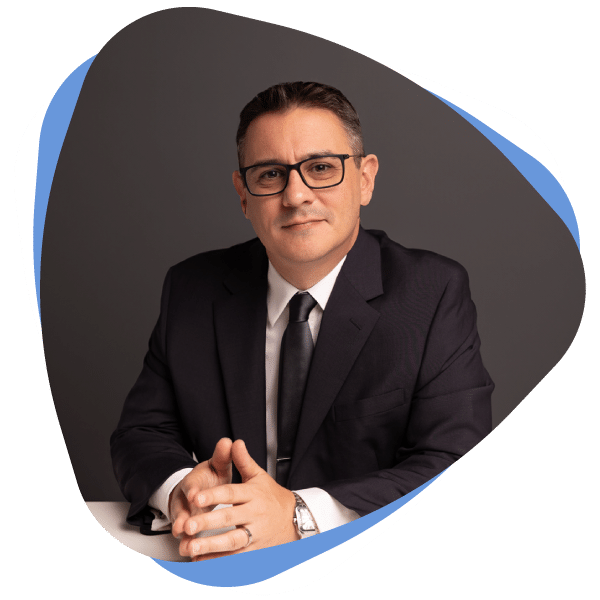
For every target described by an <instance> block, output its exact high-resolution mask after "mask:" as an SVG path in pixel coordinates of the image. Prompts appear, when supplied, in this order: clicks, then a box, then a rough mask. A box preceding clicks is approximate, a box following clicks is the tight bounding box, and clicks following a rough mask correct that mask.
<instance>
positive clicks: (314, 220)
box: [282, 219, 324, 229]
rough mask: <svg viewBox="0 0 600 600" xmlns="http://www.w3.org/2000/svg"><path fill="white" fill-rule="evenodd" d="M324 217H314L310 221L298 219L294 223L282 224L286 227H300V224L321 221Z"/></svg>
mask: <svg viewBox="0 0 600 600" xmlns="http://www.w3.org/2000/svg"><path fill="white" fill-rule="evenodd" d="M323 220H324V219H312V220H310V221H297V222H294V223H288V224H287V225H282V227H283V228H284V229H288V228H290V227H298V226H300V225H311V224H312V223H321V222H322V221H323Z"/></svg>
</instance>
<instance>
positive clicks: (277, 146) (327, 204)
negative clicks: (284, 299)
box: [233, 108, 377, 274]
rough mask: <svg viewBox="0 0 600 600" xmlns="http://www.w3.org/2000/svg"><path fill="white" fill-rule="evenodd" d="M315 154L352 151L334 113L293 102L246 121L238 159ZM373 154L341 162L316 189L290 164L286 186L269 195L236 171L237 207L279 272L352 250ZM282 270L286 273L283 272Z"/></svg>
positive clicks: (282, 159) (291, 160) (279, 159)
mask: <svg viewBox="0 0 600 600" xmlns="http://www.w3.org/2000/svg"><path fill="white" fill-rule="evenodd" d="M319 154H353V151H352V148H351V147H350V144H349V142H348V137H347V135H346V132H345V131H344V128H343V126H342V123H341V121H340V120H339V118H338V117H337V116H336V115H335V114H334V113H332V112H330V111H328V110H323V109H310V108H294V109H291V110H288V111H286V112H280V113H268V114H265V115H262V116H260V117H258V118H257V119H255V120H254V121H253V122H252V123H251V124H250V127H249V128H248V131H247V133H246V139H245V147H244V156H243V158H242V161H243V163H242V166H250V165H254V164H257V163H261V162H264V161H269V162H274V163H283V164H295V163H297V162H299V161H301V160H304V159H306V158H309V157H310V156H314V155H319ZM376 173H377V158H376V157H375V156H374V155H369V156H368V157H366V158H363V159H362V164H361V167H360V168H357V167H356V164H355V162H354V159H353V158H350V159H348V160H346V161H345V176H344V180H343V181H342V183H341V184H340V185H338V186H335V187H331V188H327V189H320V190H319V189H317V190H313V189H310V188H308V187H307V186H306V185H305V184H304V182H303V181H302V179H301V178H300V175H299V174H298V172H297V171H292V172H291V173H290V176H289V181H288V184H287V187H286V188H285V190H284V191H283V192H281V193H279V194H276V195H274V196H265V197H257V196H252V195H251V194H250V193H249V192H248V190H247V189H246V188H245V186H244V183H243V180H242V178H241V175H240V174H239V172H237V171H236V172H235V173H234V174H233V181H234V185H235V188H236V190H237V192H238V194H239V196H240V200H241V204H242V210H243V211H244V214H245V215H246V218H247V219H249V220H250V222H251V223H252V226H253V227H254V230H255V231H256V234H257V235H258V237H259V238H260V240H261V242H262V243H263V245H264V246H265V248H266V250H267V254H268V256H269V259H270V260H271V262H272V263H273V265H274V266H275V268H277V269H278V270H279V271H280V273H281V272H282V271H285V270H286V269H290V268H292V269H294V268H296V269H297V268H302V267H303V266H304V265H306V266H310V267H321V266H325V265H329V264H330V268H333V267H334V266H335V265H336V264H337V263H338V262H339V261H340V260H341V259H342V258H343V257H344V256H345V255H346V254H347V252H348V251H349V250H350V248H351V247H352V245H353V244H354V241H355V240H356V236H357V235H358V228H359V214H360V207H361V206H366V205H367V204H368V203H369V202H370V200H371V195H372V192H373V184H374V179H375V175H376ZM282 274H283V273H282Z"/></svg>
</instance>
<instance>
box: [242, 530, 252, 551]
mask: <svg viewBox="0 0 600 600" xmlns="http://www.w3.org/2000/svg"><path fill="white" fill-rule="evenodd" d="M242 529H243V530H244V531H245V532H246V533H247V534H248V543H247V544H246V545H245V546H244V548H247V547H248V546H249V545H250V544H251V543H252V534H251V533H250V530H249V529H248V528H247V527H242Z"/></svg>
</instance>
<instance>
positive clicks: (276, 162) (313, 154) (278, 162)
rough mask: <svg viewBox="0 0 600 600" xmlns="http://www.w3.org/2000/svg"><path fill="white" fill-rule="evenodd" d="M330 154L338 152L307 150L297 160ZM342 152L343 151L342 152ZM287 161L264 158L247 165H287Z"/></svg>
mask: <svg viewBox="0 0 600 600" xmlns="http://www.w3.org/2000/svg"><path fill="white" fill-rule="evenodd" d="M331 154H339V153H338V152H333V150H319V151H317V152H309V153H308V154H305V155H304V158H301V159H300V160H299V161H298V162H302V161H303V160H310V159H311V158H321V157H322V156H329V155H331ZM342 154H343V153H342ZM287 164H288V163H284V162H281V160H280V159H278V158H266V159H264V160H261V161H259V162H256V163H252V164H251V165H248V166H249V167H262V166H263V165H287Z"/></svg>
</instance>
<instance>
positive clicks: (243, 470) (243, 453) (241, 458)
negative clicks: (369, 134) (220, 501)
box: [231, 440, 263, 482]
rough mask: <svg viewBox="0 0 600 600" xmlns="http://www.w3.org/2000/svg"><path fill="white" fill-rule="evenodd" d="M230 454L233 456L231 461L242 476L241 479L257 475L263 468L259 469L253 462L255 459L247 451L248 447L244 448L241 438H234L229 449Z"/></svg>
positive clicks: (245, 479)
mask: <svg viewBox="0 0 600 600" xmlns="http://www.w3.org/2000/svg"><path fill="white" fill-rule="evenodd" d="M231 456H232V458H233V462H234V463H235V466H236V467H237V470H238V471H239V472H240V475H241V476H242V481H244V482H245V481H248V480H249V479H252V478H253V477H256V476H257V475H259V474H260V473H261V472H262V470H263V469H261V468H260V467H259V466H258V465H257V464H256V462H255V460H254V459H253V458H252V457H251V456H250V454H249V453H248V449H247V448H246V444H245V443H244V441H243V440H236V441H235V442H234V443H233V447H232V449H231Z"/></svg>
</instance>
